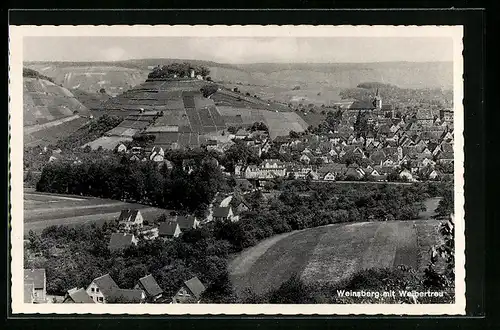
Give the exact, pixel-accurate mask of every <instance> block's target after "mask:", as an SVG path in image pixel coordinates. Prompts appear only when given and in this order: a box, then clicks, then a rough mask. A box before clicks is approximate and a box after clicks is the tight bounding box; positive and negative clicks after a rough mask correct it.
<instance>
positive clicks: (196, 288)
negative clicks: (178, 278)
mask: <svg viewBox="0 0 500 330" xmlns="http://www.w3.org/2000/svg"><path fill="white" fill-rule="evenodd" d="M184 285H185V286H186V287H187V288H188V289H189V291H191V293H192V294H193V295H194V296H195V297H196V298H198V299H199V298H200V297H201V294H202V293H203V292H205V290H206V289H205V286H204V285H203V283H201V282H200V280H199V279H198V277H193V278H192V279H190V280H188V281H186V282H184Z"/></svg>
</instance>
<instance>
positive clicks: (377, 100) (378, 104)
mask: <svg viewBox="0 0 500 330" xmlns="http://www.w3.org/2000/svg"><path fill="white" fill-rule="evenodd" d="M373 105H374V106H375V108H377V110H381V109H382V98H381V97H380V95H379V94H378V88H377V93H376V94H375V99H374V100H373Z"/></svg>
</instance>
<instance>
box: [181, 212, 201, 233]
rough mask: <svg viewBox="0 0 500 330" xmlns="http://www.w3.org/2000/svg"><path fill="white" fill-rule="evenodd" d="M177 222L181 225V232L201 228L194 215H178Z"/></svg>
mask: <svg viewBox="0 0 500 330" xmlns="http://www.w3.org/2000/svg"><path fill="white" fill-rule="evenodd" d="M175 221H176V222H177V223H178V224H179V228H180V229H181V231H184V230H189V229H196V228H198V227H199V226H200V221H198V219H196V217H195V216H193V215H178V216H176V217H175Z"/></svg>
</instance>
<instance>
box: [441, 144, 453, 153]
mask: <svg viewBox="0 0 500 330" xmlns="http://www.w3.org/2000/svg"><path fill="white" fill-rule="evenodd" d="M441 150H442V151H443V152H453V144H451V143H441Z"/></svg>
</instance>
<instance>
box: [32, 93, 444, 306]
mask: <svg viewBox="0 0 500 330" xmlns="http://www.w3.org/2000/svg"><path fill="white" fill-rule="evenodd" d="M325 110H327V111H331V112H332V113H333V112H337V113H340V114H341V118H340V119H339V121H338V125H337V126H336V128H335V130H334V131H328V132H325V133H323V134H315V133H313V132H305V133H300V134H297V133H295V132H291V133H290V134H289V135H288V136H278V137H276V138H275V139H271V138H270V136H269V133H268V132H267V131H266V130H250V129H249V128H248V127H240V128H239V129H238V130H237V131H236V132H234V133H229V132H228V136H226V138H225V139H224V141H222V142H221V141H219V140H217V139H213V140H207V142H206V144H205V145H204V147H205V148H206V150H207V151H216V152H219V153H224V152H225V151H227V150H228V149H229V148H231V146H233V145H234V144H236V143H242V144H244V145H245V146H247V147H248V148H249V150H251V151H252V152H253V153H254V154H255V156H257V157H265V156H267V155H270V153H271V150H276V151H277V156H278V157H277V158H264V159H262V162H261V163H260V164H259V165H256V164H251V165H242V164H237V165H236V166H235V167H234V171H233V172H226V171H225V168H224V167H223V166H222V165H218V166H219V167H220V168H221V170H222V171H223V173H225V175H227V176H228V177H232V178H234V180H235V181H236V185H237V189H238V191H240V192H243V193H245V192H251V191H255V190H264V191H265V190H266V182H269V181H272V180H276V179H283V180H310V181H318V182H332V183H334V182H339V181H354V182H363V181H369V182H381V183H382V182H392V183H395V184H405V183H406V184H408V183H411V182H418V181H428V180H433V181H439V180H452V175H453V159H454V158H453V112H452V111H450V110H442V109H441V110H436V111H434V110H417V111H416V112H415V113H413V114H407V115H404V116H395V114H394V110H393V109H392V107H391V105H386V104H383V103H382V99H381V98H380V97H378V96H376V97H375V98H374V100H373V102H363V101H355V102H352V103H348V106H347V108H346V107H345V103H344V106H343V107H340V106H337V107H334V108H332V109H328V108H326V109H325ZM360 114H363V115H365V114H366V115H367V117H368V118H367V122H368V123H369V124H372V125H373V128H374V129H373V130H372V131H370V132H368V134H366V136H365V137H363V136H360V135H359V134H357V133H356V132H355V129H354V126H355V123H356V120H357V118H358V117H359V116H360ZM178 148H179V147H178V145H176V144H175V143H173V144H172V145H170V148H165V149H164V146H155V145H153V146H151V147H146V148H143V147H137V146H135V147H130V148H128V147H127V146H126V145H125V144H123V143H120V144H118V145H117V146H116V148H115V152H116V153H119V154H123V155H127V157H128V158H129V159H130V160H131V161H137V162H147V161H151V162H155V163H157V164H158V166H160V167H161V166H166V167H167V168H169V169H171V168H172V167H173V165H172V162H171V161H170V160H169V159H166V157H165V156H166V151H167V150H175V149H178ZM43 152H44V153H51V154H52V155H51V156H50V157H49V159H48V162H57V161H58V159H59V158H60V157H61V156H63V155H61V150H49V149H47V148H44V150H43ZM284 159H289V160H288V161H286V160H284ZM74 161H75V163H77V162H78V161H79V160H78V159H75V160H74ZM186 166H189V165H188V164H187V165H186ZM231 199H232V195H228V196H227V197H226V198H224V199H223V200H222V201H221V202H220V203H219V204H218V205H211V206H210V210H209V214H208V215H207V216H206V218H203V219H199V218H197V217H196V216H194V215H170V216H168V217H165V221H163V222H161V223H157V224H156V225H154V224H153V225H151V224H148V225H146V224H145V219H144V218H143V215H142V214H141V211H140V210H137V209H135V210H134V209H124V210H122V211H121V213H120V215H119V217H118V219H117V222H118V224H119V227H118V230H117V231H116V232H115V233H113V234H112V235H111V237H110V239H109V243H108V248H109V250H110V251H114V252H117V251H121V250H124V249H126V248H128V247H130V246H136V245H137V244H138V242H139V240H147V241H151V240H157V239H161V240H172V239H175V238H177V237H179V236H180V235H181V234H182V233H183V232H184V231H186V230H191V229H196V228H199V227H201V226H203V225H204V224H206V223H208V222H211V221H230V222H237V221H239V214H241V213H243V212H245V211H248V210H249V206H247V203H246V202H245V200H244V198H243V199H241V198H240V199H239V201H238V202H237V203H236V204H234V203H231ZM148 220H150V221H146V222H148V223H153V221H152V220H153V219H148ZM24 277H25V282H24V283H25V284H24V290H25V291H24V293H25V295H24V302H25V303H53V302H59V303H109V302H115V303H116V302H123V303H197V302H199V301H200V298H201V295H202V293H203V292H204V291H205V290H206V287H205V285H204V284H203V283H202V282H200V280H199V279H198V278H197V277H193V278H191V279H189V280H187V281H185V282H184V283H183V285H182V286H181V287H179V289H178V291H177V293H176V294H175V295H174V296H165V294H164V291H163V290H162V288H161V287H160V286H159V285H158V283H157V281H156V280H155V278H154V277H153V276H152V275H151V274H148V275H146V276H144V277H141V278H139V279H138V280H137V283H136V285H135V286H134V287H133V288H127V289H124V288H120V287H119V286H118V285H117V284H116V282H115V281H114V280H113V278H112V277H111V276H110V274H102V275H100V276H99V277H96V278H95V279H94V280H93V281H92V282H91V283H88V286H86V287H83V288H78V287H74V288H68V291H67V293H66V295H65V296H64V297H57V298H56V297H52V300H51V299H50V297H49V295H48V294H47V292H46V275H45V269H25V270H24Z"/></svg>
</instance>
